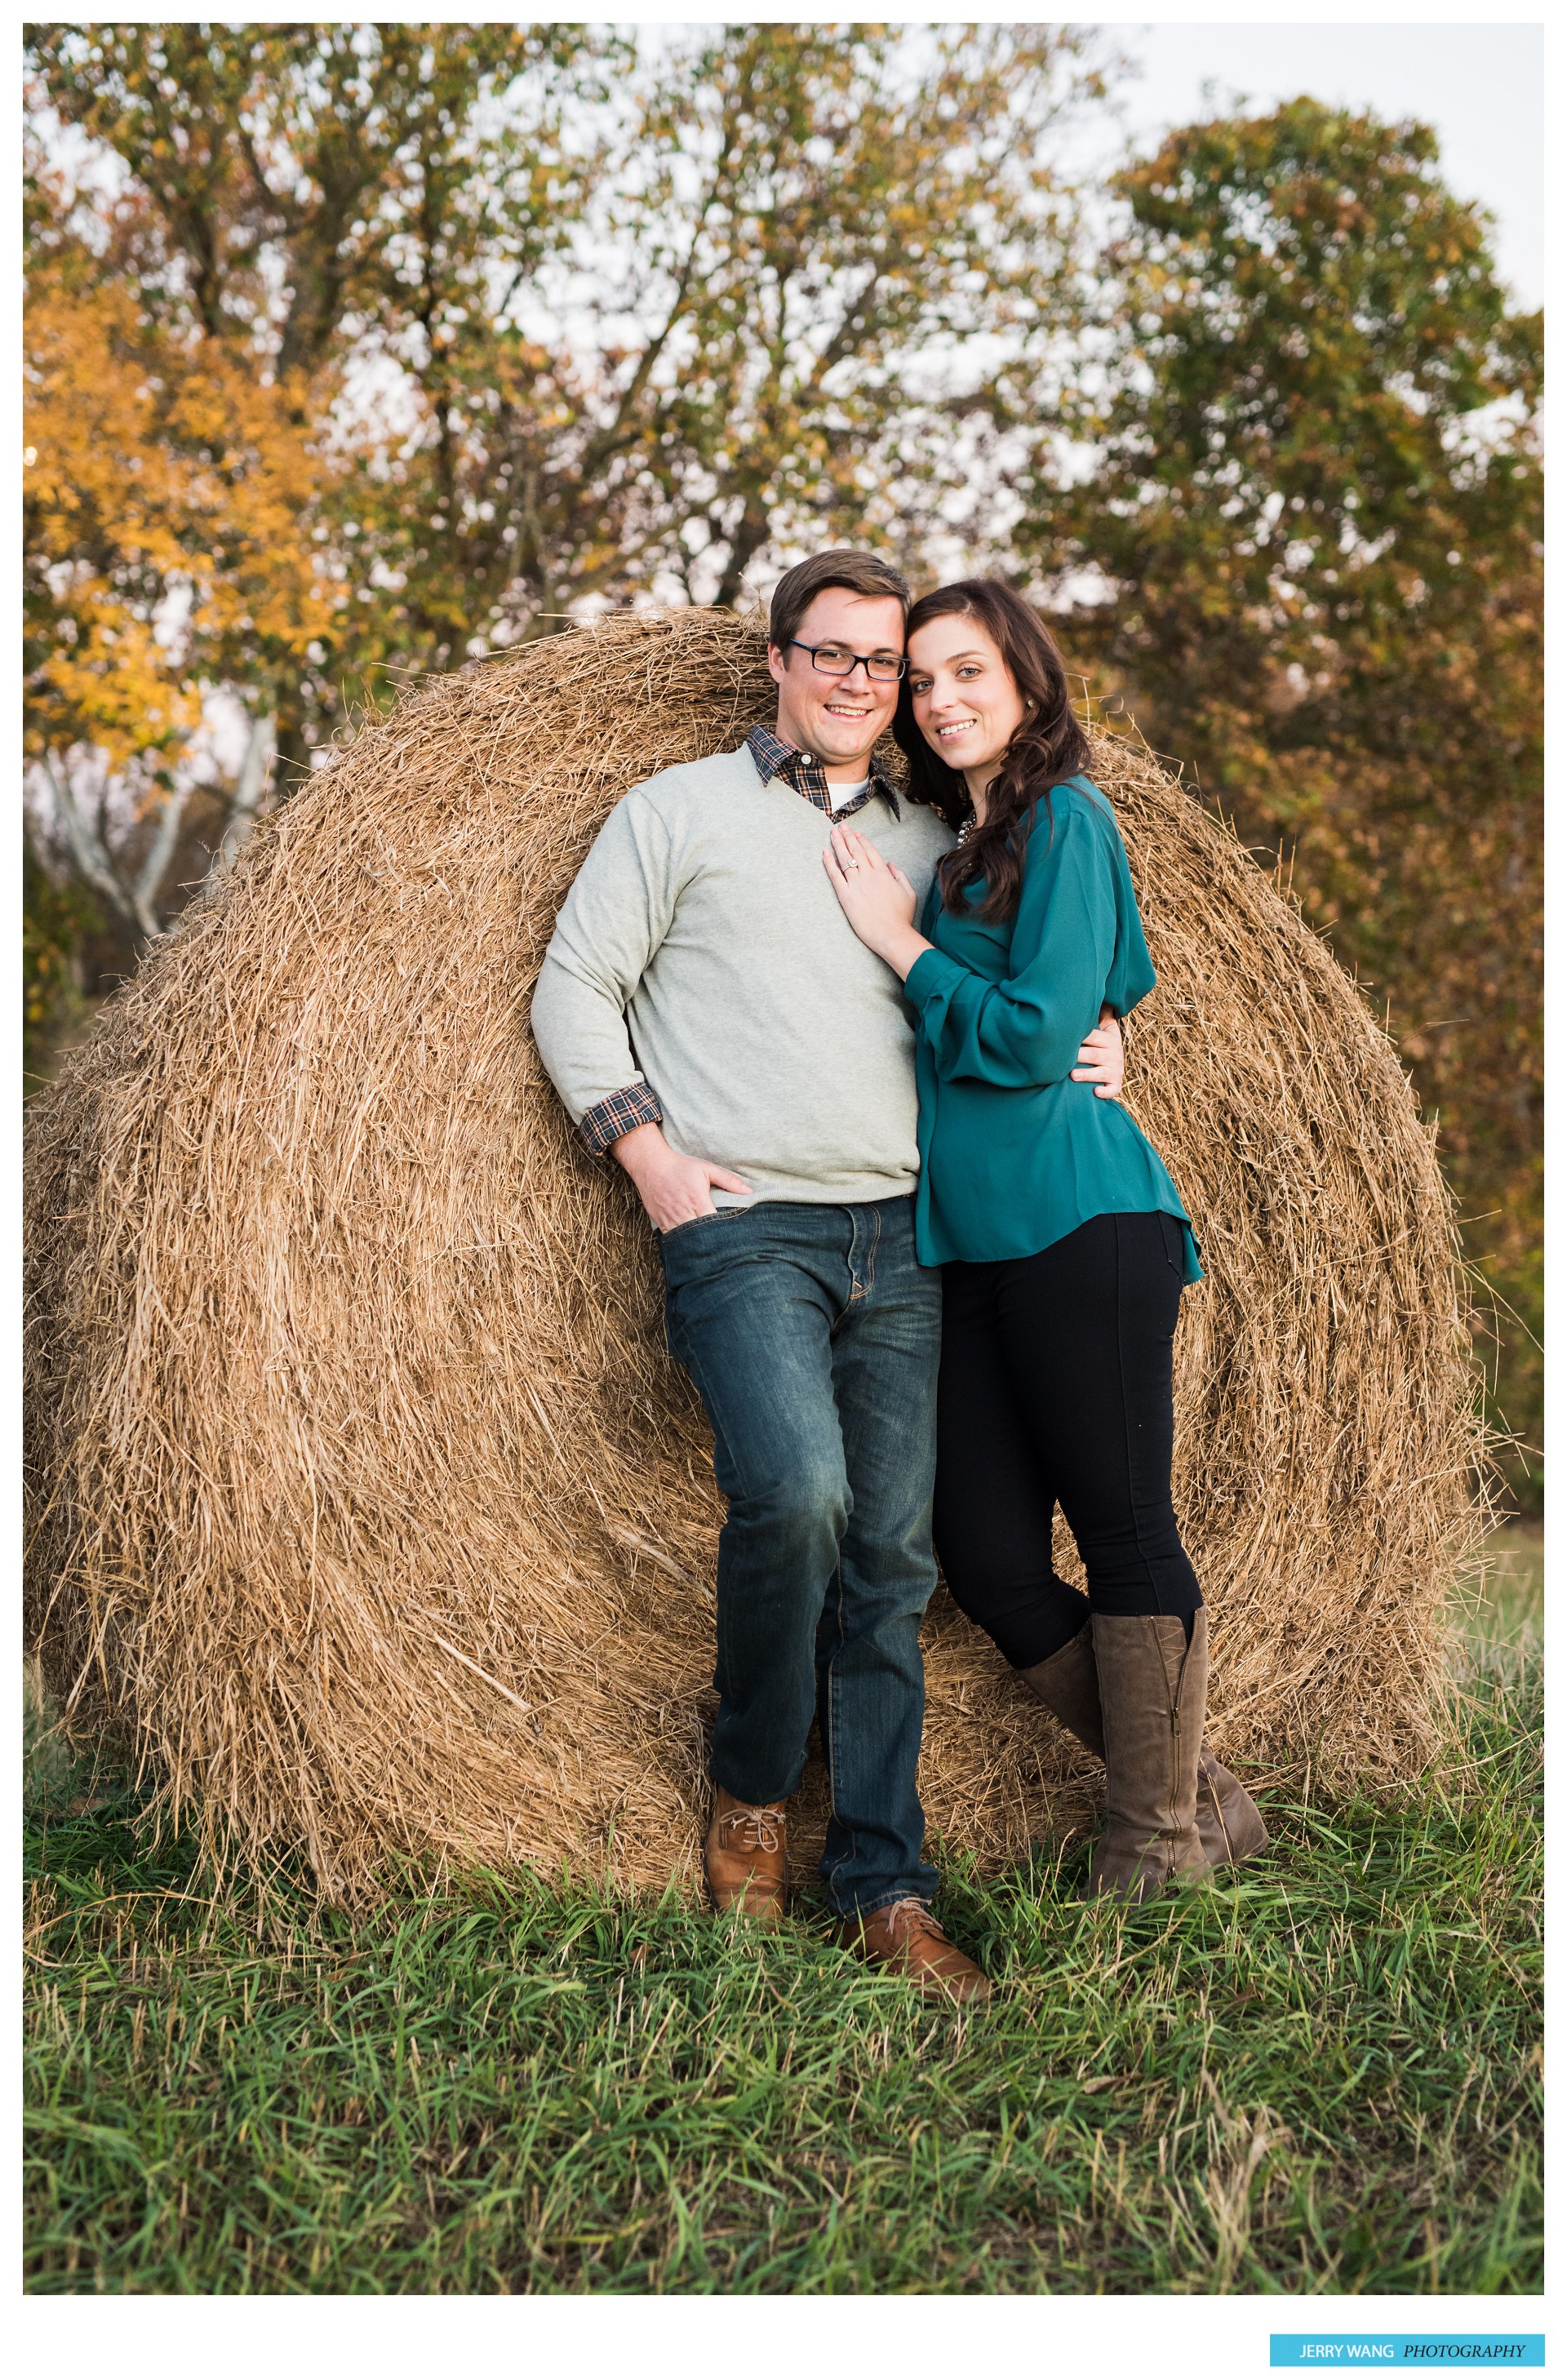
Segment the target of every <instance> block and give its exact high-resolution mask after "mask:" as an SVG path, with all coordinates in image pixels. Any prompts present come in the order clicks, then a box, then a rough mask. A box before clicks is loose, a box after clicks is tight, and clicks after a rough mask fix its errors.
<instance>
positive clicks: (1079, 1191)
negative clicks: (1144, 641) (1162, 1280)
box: [905, 777, 1202, 1281]
mask: <svg viewBox="0 0 1567 2380" xmlns="http://www.w3.org/2000/svg"><path fill="white" fill-rule="evenodd" d="M1026 834H1027V842H1026V849H1025V855H1024V863H1023V884H1022V891H1021V895H1020V898H1019V901H1018V905H1017V909H1016V913H1015V915H1014V917H1011V918H1009V919H1003V920H1002V922H1000V923H999V924H996V925H990V924H987V923H986V922H985V921H984V920H983V919H982V918H979V917H976V916H975V915H974V914H973V911H974V908H975V906H976V905H977V904H978V901H979V900H980V899H982V898H983V892H982V888H981V887H978V886H971V887H970V888H969V891H968V893H967V895H966V904H965V906H964V908H962V909H948V908H944V907H943V906H942V905H941V892H940V889H939V887H937V886H935V885H932V887H931V889H930V893H929V898H928V900H927V902H926V905H925V910H924V915H923V917H922V920H921V925H920V930H921V932H922V933H923V934H924V935H925V937H926V939H927V941H929V942H931V943H933V944H934V946H935V947H934V948H933V949H931V950H929V951H922V952H921V953H920V954H919V956H918V958H917V960H916V961H915V963H914V965H913V966H912V967H910V969H909V971H908V979H907V982H906V983H905V991H906V993H907V995H908V999H909V1002H910V1004H911V1005H912V1007H913V1009H914V1012H915V1016H916V1019H917V1027H918V1032H917V1041H916V1046H915V1064H916V1068H917V1075H918V1082H919V1186H918V1189H917V1194H916V1203H915V1233H916V1245H917V1251H918V1256H919V1261H920V1263H921V1264H924V1265H939V1264H946V1263H948V1262H949V1261H950V1260H951V1259H952V1258H954V1257H962V1258H965V1259H966V1260H968V1261H969V1262H977V1263H988V1262H991V1261H993V1260H995V1259H996V1258H999V1257H1028V1256H1036V1255H1038V1253H1039V1250H1040V1249H1041V1248H1048V1247H1051V1246H1052V1245H1054V1243H1055V1242H1056V1241H1057V1240H1063V1239H1064V1238H1065V1237H1066V1235H1067V1233H1069V1232H1075V1230H1076V1229H1077V1226H1078V1224H1079V1223H1086V1222H1087V1221H1088V1220H1090V1218H1091V1217H1093V1216H1095V1215H1136V1214H1148V1213H1150V1212H1157V1213H1160V1214H1165V1215H1174V1216H1177V1217H1178V1218H1179V1219H1180V1220H1181V1221H1182V1222H1183V1223H1184V1224H1185V1226H1186V1231H1185V1242H1186V1266H1185V1278H1186V1280H1187V1281H1200V1280H1201V1279H1202V1272H1201V1269H1200V1267H1199V1265H1198V1263H1197V1242H1196V1240H1195V1239H1194V1237H1193V1234H1192V1227H1191V1222H1190V1220H1189V1218H1188V1216H1187V1214H1186V1210H1185V1208H1184V1207H1183V1206H1182V1204H1181V1199H1180V1194H1179V1193H1178V1192H1177V1190H1176V1187H1175V1184H1173V1182H1172V1180H1171V1179H1170V1176H1169V1174H1168V1173H1167V1172H1165V1170H1164V1167H1163V1164H1162V1163H1161V1162H1160V1156H1159V1152H1158V1150H1157V1149H1156V1148H1155V1147H1153V1145H1152V1143H1151V1142H1150V1141H1149V1140H1148V1139H1147V1138H1146V1136H1145V1135H1143V1134H1142V1133H1140V1132H1139V1131H1138V1129H1137V1127H1136V1124H1135V1123H1133V1121H1132V1119H1131V1117H1130V1116H1129V1115H1128V1114H1127V1112H1126V1111H1125V1109H1124V1107H1122V1106H1120V1105H1119V1104H1118V1103H1117V1102H1116V1101H1115V1100H1114V1099H1096V1098H1095V1096H1094V1087H1093V1085H1092V1083H1075V1082H1073V1081H1072V1079H1071V1075H1072V1069H1073V1067H1074V1066H1075V1064H1076V1062H1077V1052H1078V1050H1079V1049H1080V1047H1081V1046H1082V1041H1083V1037H1084V1035H1085V1034H1086V1033H1088V1032H1090V1031H1091V1030H1092V1028H1093V1026H1096V1025H1097V1024H1098V1023H1099V1008H1100V1005H1101V1003H1102V1002H1106V1001H1108V1002H1109V1003H1110V1005H1111V1008H1113V1009H1114V1010H1115V1011H1116V1013H1117V1014H1118V1015H1121V1016H1125V1015H1128V1014H1130V1012H1131V1011H1132V1010H1133V1009H1134V1008H1136V1005H1137V1002H1139V1001H1140V1000H1143V999H1146V997H1147V996H1148V993H1149V992H1150V991H1151V990H1153V987H1154V982H1155V977H1154V971H1153V967H1152V965H1151V964H1150V963H1149V959H1148V944H1147V942H1146V941H1144V939H1143V928H1142V920H1141V919H1140V918H1139V917H1138V915H1137V902H1136V894H1135V893H1134V892H1133V890H1132V877H1131V871H1130V870H1129V868H1127V865H1126V852H1125V846H1124V844H1123V843H1122V840H1121V833H1120V830H1119V828H1118V827H1117V826H1116V823H1115V816H1114V812H1113V811H1112V810H1111V806H1110V804H1109V802H1108V801H1107V800H1106V798H1105V796H1104V795H1103V794H1101V793H1100V791H1099V787H1098V786H1097V785H1095V784H1093V783H1090V781H1089V780H1088V778H1087V777H1074V778H1072V779H1071V780H1070V781H1069V782H1068V783H1065V784H1062V785H1057V786H1055V787H1053V788H1052V790H1051V796H1050V800H1049V802H1048V803H1046V802H1044V801H1040V802H1038V803H1037V804H1036V805H1035V807H1034V809H1033V812H1032V814H1031V819H1030V820H1029V822H1028V823H1027V824H1026Z"/></svg>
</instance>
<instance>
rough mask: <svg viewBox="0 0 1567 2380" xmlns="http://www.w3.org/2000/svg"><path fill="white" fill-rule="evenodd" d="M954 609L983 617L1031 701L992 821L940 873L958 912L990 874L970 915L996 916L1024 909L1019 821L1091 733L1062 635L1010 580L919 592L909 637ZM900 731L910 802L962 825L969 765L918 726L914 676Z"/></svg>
mask: <svg viewBox="0 0 1567 2380" xmlns="http://www.w3.org/2000/svg"><path fill="white" fill-rule="evenodd" d="M954 613H958V614H960V615H963V614H966V615H967V616H968V617H970V618H972V619H975V620H977V621H978V624H979V625H980V626H981V627H982V628H983V629H984V631H985V633H986V635H987V636H988V637H990V639H991V641H992V643H993V644H994V645H995V646H996V648H997V650H999V652H1000V654H1001V657H1002V661H1003V662H1005V663H1006V666H1007V668H1008V670H1009V671H1010V672H1011V674H1012V679H1013V683H1014V686H1016V688H1017V691H1018V693H1019V694H1020V695H1021V696H1022V697H1023V699H1024V701H1025V702H1026V703H1031V704H1032V705H1033V708H1032V709H1031V710H1027V711H1026V712H1025V714H1024V719H1023V724H1022V725H1021V727H1019V729H1018V730H1017V733H1016V735H1014V737H1013V739H1012V741H1011V743H1010V744H1009V745H1008V746H1007V747H1006V750H1005V751H1004V752H1003V753H1002V756H1001V759H999V760H998V761H997V762H996V764H995V767H996V773H995V775H994V776H993V777H992V778H991V779H990V784H989V786H988V787H987V789H986V801H985V823H984V825H983V826H979V827H976V828H975V830H974V832H973V833H972V834H971V835H970V836H969V838H968V840H967V842H966V843H963V844H959V845H958V847H957V849H956V850H955V851H949V852H948V853H947V854H946V856H945V857H944V858H943V859H942V860H941V865H940V867H939V868H937V870H936V880H937V882H938V883H939V884H940V885H941V900H942V904H943V905H944V906H945V907H947V908H949V909H955V908H957V907H958V905H960V903H961V902H962V901H963V899H964V895H965V894H966V892H967V890H968V888H969V886H970V885H972V884H977V883H978V881H979V880H980V879H981V877H982V878H983V879H984V882H985V896H984V899H983V900H982V901H978V902H977V903H976V904H975V905H974V906H973V910H972V914H973V915H974V916H976V917H984V918H988V919H990V920H991V921H992V922H993V921H995V920H996V919H998V918H1002V917H1011V916H1012V915H1013V913H1014V910H1015V909H1016V907H1017V900H1018V894H1019V892H1020V891H1021V890H1022V885H1023V855H1024V848H1025V845H1026V842H1027V832H1026V829H1025V831H1024V832H1018V828H1019V824H1020V821H1022V820H1024V819H1025V817H1026V815H1027V813H1029V812H1030V811H1031V810H1032V809H1033V807H1034V805H1035V804H1036V803H1037V802H1039V800H1040V799H1041V798H1042V799H1043V800H1044V802H1045V805H1046V807H1047V809H1048V807H1049V804H1050V793H1051V786H1052V785H1059V784H1061V783H1063V781H1064V780H1065V779H1066V778H1068V777H1075V776H1076V775H1077V774H1078V773H1079V771H1081V770H1082V769H1083V768H1084V767H1085V765H1086V764H1087V758H1088V739H1087V736H1086V735H1084V733H1083V730H1082V728H1081V727H1080V726H1079V725H1078V723H1077V721H1076V719H1075V716H1074V713H1073V710H1072V701H1071V698H1070V696H1069V695H1068V693H1067V690H1066V667H1065V664H1064V662H1063V660H1062V658H1061V654H1060V651H1059V650H1058V648H1057V646H1056V641H1055V638H1054V637H1052V636H1051V632H1050V630H1049V629H1048V628H1047V627H1046V626H1045V624H1044V622H1043V621H1042V620H1041V619H1040V617H1039V613H1037V612H1036V611H1035V609H1034V607H1033V605H1032V604H1031V603H1026V602H1025V601H1024V600H1023V598H1022V596H1021V595H1019V594H1017V593H1016V592H1015V590H1014V589H1013V588H1011V587H1008V586H1007V585H1006V583H1005V582H1004V580H1002V579H1000V578H959V579H957V580H956V581H954V584H953V585H952V586H951V587H938V588H937V589H935V591H934V593H932V594H929V595H922V596H921V597H920V599H919V601H918V602H917V604H916V605H915V607H914V609H913V611H912V612H911V613H909V615H908V635H909V638H910V640H911V641H912V639H913V637H915V635H916V634H917V631H918V630H919V629H921V628H923V627H925V626H926V625H928V624H929V622H930V621H931V620H943V619H946V618H948V617H950V616H951V615H952V614H954ZM893 735H895V736H896V737H897V739H898V742H899V744H900V745H901V746H902V747H903V749H904V751H905V754H906V755H907V758H908V791H909V798H910V800H911V801H917V802H924V803H925V804H927V805H928V807H929V808H931V809H933V810H935V811H936V812H937V813H938V814H939V815H940V816H941V818H943V819H945V820H946V822H947V824H948V825H949V826H950V827H953V828H957V827H960V826H961V825H962V824H963V822H964V820H966V818H968V817H969V816H970V814H971V812H972V808H973V805H972V804H971V803H970V801H969V798H968V787H967V785H966V783H965V782H964V778H963V773H962V771H960V770H957V769H949V768H948V766H947V764H946V762H945V761H944V760H943V759H941V755H940V754H939V753H937V752H933V751H932V750H931V748H930V747H929V744H927V742H926V741H925V738H924V736H923V735H921V734H920V732H919V730H918V728H917V726H916V725H915V723H914V698H913V697H912V696H911V694H910V693H909V680H908V675H907V674H905V678H904V682H903V685H902V686H900V688H899V689H898V709H897V715H896V717H895V718H894V720H893Z"/></svg>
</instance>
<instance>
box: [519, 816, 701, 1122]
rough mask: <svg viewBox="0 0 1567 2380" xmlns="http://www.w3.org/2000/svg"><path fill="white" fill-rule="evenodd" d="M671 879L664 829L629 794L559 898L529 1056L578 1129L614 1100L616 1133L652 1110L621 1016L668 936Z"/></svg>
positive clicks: (653, 1101) (608, 1110)
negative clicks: (536, 1059)
mask: <svg viewBox="0 0 1567 2380" xmlns="http://www.w3.org/2000/svg"><path fill="white" fill-rule="evenodd" d="M674 900H675V890H674V869H673V867H672V864H671V849H670V835H669V831H668V828H667V827H666V825H665V824H664V821H663V820H662V817H661V816H660V815H659V812H658V811H657V809H656V808H655V807H653V805H652V804H651V803H650V802H649V801H647V800H645V799H643V798H642V797H641V796H640V795H639V793H638V790H637V789H636V788H633V790H632V791H631V792H630V793H629V794H627V795H626V797H625V799H624V800H623V801H622V802H620V803H619V804H618V805H617V807H615V808H614V809H613V811H612V812H611V814H610V816H609V817H608V819H606V820H605V821H604V824H603V825H602V827H601V829H600V831H599V834H598V838H597V840H596V841H595V843H594V844H593V848H592V849H591V851H590V852H589V854H588V856H587V858H586V859H585V860H584V861H583V863H582V867H581V868H580V870H579V871H578V873H577V880H576V882H575V883H574V884H573V885H572V888H571V891H570V892H568V893H567V895H566V898H565V906H564V907H563V909H562V910H561V913H560V916H559V917H558V918H557V919H556V921H555V930H554V933H553V936H552V937H551V941H550V947H549V949H548V950H547V951H546V952H545V953H544V964H543V965H542V967H541V969H540V972H539V982H538V987H537V989H536V990H535V991H534V994H533V1005H532V1009H531V1011H530V1014H529V1022H530V1023H531V1025H532V1027H533V1038H534V1040H535V1042H536V1043H537V1045H538V1049H539V1054H540V1056H541V1058H542V1059H543V1061H544V1065H545V1068H546V1070H547V1072H548V1074H549V1076H550V1079H551V1081H552V1082H553V1084H554V1087H555V1088H556V1090H557V1091H558V1092H559V1093H560V1095H561V1098H562V1099H563V1100H564V1101H565V1105H566V1107H567V1109H568V1110H569V1111H570V1113H571V1117H572V1121H573V1122H574V1123H577V1125H578V1126H580V1125H582V1124H583V1123H584V1122H585V1120H587V1119H589V1118H591V1117H594V1116H596V1115H597V1114H600V1113H601V1114H603V1115H604V1116H613V1115H616V1114H618V1113H619V1111H620V1103H621V1101H622V1098H623V1095H629V1098H628V1100H627V1103H626V1121H624V1122H622V1123H621V1124H620V1130H621V1131H622V1132H629V1131H630V1130H631V1129H632V1126H633V1123H636V1122H648V1121H650V1120H653V1121H656V1120H657V1115H658V1113H659V1112H662V1111H660V1110H659V1105H658V1099H657V1096H656V1093H655V1092H654V1091H653V1089H652V1087H651V1086H650V1085H648V1083H647V1078H646V1076H645V1075H643V1074H642V1071H641V1069H640V1068H639V1067H638V1063H637V1060H636V1057H635V1054H634V1053H633V1050H632V1047H631V1036H630V1032H629V1030H628V1028H627V1026H626V1004H627V1002H629V1001H630V999H631V995H632V993H633V992H634V991H635V990H636V989H637V986H638V983H639V982H640V981H641V979H642V977H643V974H644V973H645V971H646V969H647V967H648V965H649V964H650V961H651V959H652V957H653V954H654V953H655V952H656V951H657V950H658V948H659V945H660V944H661V943H662V941H663V939H664V936H665V935H666V934H667V933H668V931H669V929H670V924H671V921H672V919H673V917H674ZM633 1110H635V1111H636V1112H635V1113H633ZM613 1136H614V1135H613V1132H612V1133H611V1134H610V1138H612V1139H613ZM607 1145H608V1142H607V1141H606V1140H605V1139H604V1137H603V1135H602V1133H598V1134H595V1135H591V1136H590V1138H589V1146H591V1147H599V1148H602V1147H606V1146H607Z"/></svg>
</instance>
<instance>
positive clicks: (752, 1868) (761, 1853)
mask: <svg viewBox="0 0 1567 2380" xmlns="http://www.w3.org/2000/svg"><path fill="white" fill-rule="evenodd" d="M705 1864H706V1867H707V1875H708V1890H709V1891H710V1892H711V1895H712V1905H713V1907H714V1908H715V1909H716V1910H717V1911H718V1912H719V1913H721V1914H723V1913H727V1912H729V1911H735V1912H737V1913H739V1914H740V1915H741V1916H743V1917H755V1918H757V1919H758V1920H759V1922H760V1923H761V1924H762V1925H777V1924H778V1922H779V1920H780V1919H781V1918H782V1916H783V1914H784V1895H785V1894H786V1893H787V1891H788V1889H789V1841H788V1834H787V1831H786V1829H785V1827H784V1813H783V1811H782V1810H781V1809H780V1807H779V1805H778V1803H776V1802H761V1803H751V1802H737V1801H736V1800H735V1796H734V1794H733V1793H726V1792H725V1791H724V1790H723V1786H722V1785H718V1786H715V1787H714V1789H713V1803H712V1820H711V1825H710V1826H709V1828H708V1840H707V1850H706V1854H705Z"/></svg>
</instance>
